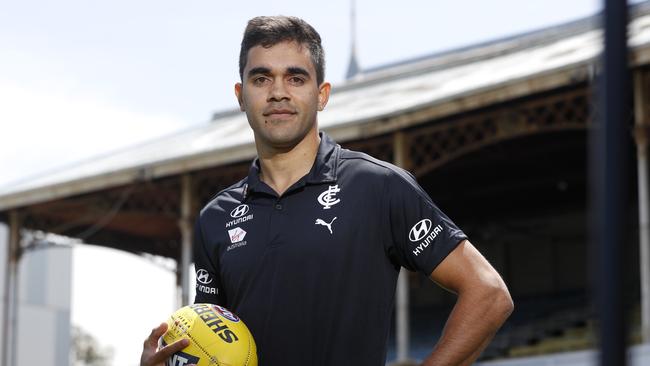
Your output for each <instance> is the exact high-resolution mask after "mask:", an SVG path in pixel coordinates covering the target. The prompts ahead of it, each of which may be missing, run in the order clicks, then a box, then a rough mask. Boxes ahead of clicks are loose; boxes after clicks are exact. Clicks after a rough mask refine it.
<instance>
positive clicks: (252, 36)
mask: <svg viewBox="0 0 650 366" xmlns="http://www.w3.org/2000/svg"><path fill="white" fill-rule="evenodd" d="M286 41H294V42H297V43H298V44H301V45H305V46H306V47H307V49H309V54H310V55H311V61H312V63H313V64H314V68H315V69H316V81H317V83H318V85H320V84H321V83H322V82H323V81H324V80H325V51H323V46H322V45H321V39H320V35H319V34H318V32H316V29H314V27H312V26H311V25H309V23H307V22H305V21H304V20H302V19H300V18H296V17H290V16H283V15H279V16H272V17H269V16H261V17H255V18H253V19H251V20H249V21H248V25H247V26H246V30H244V38H243V39H242V42H241V50H240V51H239V77H240V78H241V79H242V80H244V67H246V62H248V51H249V50H250V49H251V48H253V47H255V46H262V47H265V48H268V47H273V46H275V45H276V44H278V43H280V42H286Z"/></svg>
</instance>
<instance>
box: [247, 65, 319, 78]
mask: <svg viewBox="0 0 650 366" xmlns="http://www.w3.org/2000/svg"><path fill="white" fill-rule="evenodd" d="M259 74H261V75H270V74H271V69H269V68H268V67H264V66H259V67H254V68H252V69H250V70H249V71H248V77H251V76H252V75H259ZM287 74H290V75H303V76H306V77H311V75H309V72H308V71H307V70H305V69H304V68H302V67H298V66H290V67H287Z"/></svg>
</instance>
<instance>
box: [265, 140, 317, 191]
mask: <svg viewBox="0 0 650 366" xmlns="http://www.w3.org/2000/svg"><path fill="white" fill-rule="evenodd" d="M319 144H320V137H319V136H318V131H317V130H316V129H314V130H313V131H311V132H309V133H308V134H307V136H305V138H304V139H302V140H301V141H300V142H299V143H298V144H297V145H295V146H293V147H290V148H285V149H273V148H270V149H264V151H260V149H259V147H258V154H259V162H260V168H261V171H260V180H261V181H262V182H264V183H266V184H267V185H268V186H269V187H271V188H273V190H274V191H275V192H276V193H277V194H278V195H282V194H283V193H284V192H285V191H286V190H287V189H288V188H289V187H291V186H292V185H293V184H294V183H296V182H297V181H298V180H300V178H302V177H304V176H305V175H307V173H309V171H310V170H311V167H312V166H313V165H314V160H315V159H316V154H317V153H318V146H319Z"/></svg>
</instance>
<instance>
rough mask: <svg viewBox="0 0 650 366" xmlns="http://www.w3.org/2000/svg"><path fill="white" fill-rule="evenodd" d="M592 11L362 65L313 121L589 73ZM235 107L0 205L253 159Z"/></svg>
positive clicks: (328, 127)
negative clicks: (388, 61)
mask: <svg viewBox="0 0 650 366" xmlns="http://www.w3.org/2000/svg"><path fill="white" fill-rule="evenodd" d="M631 17H632V19H631V22H630V27H629V30H630V31H629V34H630V39H629V44H630V47H631V48H632V50H633V52H632V63H633V64H634V65H642V64H648V63H650V2H644V3H642V4H639V5H637V6H635V7H634V8H633V11H632V12H631ZM597 24H598V17H597V16H594V17H591V18H587V19H583V20H579V21H575V22H571V23H567V24H564V25H560V26H556V27H552V28H548V29H543V30H540V31H535V32H530V33H526V34H523V35H518V36H513V37H508V38H505V39H501V40H497V41H493V42H488V43H483V44H479V45H475V46H472V47H465V48H462V49H458V50H453V51H449V52H444V53H439V54H434V55H429V56H426V57H420V58H417V59H412V60H408V61H404V62H400V63H396V64H393V65H387V66H384V67H380V68H375V69H369V70H365V71H364V70H362V72H361V73H359V74H357V75H356V76H355V77H354V78H353V79H352V80H348V81H346V82H345V83H343V84H342V85H335V86H334V88H333V93H332V95H331V97H330V100H329V103H328V106H327V109H326V110H325V111H324V112H322V113H320V115H319V125H320V128H321V129H323V130H325V131H327V132H328V133H329V134H331V135H332V136H333V137H334V138H335V139H337V140H339V141H348V140H354V139H361V138H364V137H368V136H373V135H378V134H382V133H386V132H389V131H393V130H396V129H400V128H404V127H407V126H413V125H417V124H420V123H424V122H426V121H430V120H431V119H433V118H440V117H444V116H447V115H451V114H455V113H459V112H463V111H466V110H471V109H475V108H480V107H483V106H487V105H491V104H494V103H499V102H503V101H507V100H510V99H513V98H517V97H521V96H525V95H529V94H532V93H537V92H541V91H545V90H550V89H553V88H557V87H560V86H563V85H569V84H573V83H576V82H580V81H585V80H589V79H590V77H591V75H592V74H593V69H594V64H595V60H596V58H597V56H598V55H599V53H600V51H601V49H602V44H601V43H602V42H601V31H600V30H599V29H598V27H597ZM255 154H256V153H255V146H254V141H253V134H252V131H251V130H250V128H249V127H248V123H247V120H246V117H245V115H244V114H243V113H241V112H239V111H226V112H223V113H217V114H215V115H214V116H213V120H212V122H211V123H209V124H205V125H201V126H198V127H194V128H192V129H188V130H186V131H183V132H180V133H176V134H174V135H171V136H167V137H164V138H160V139H157V140H155V141H151V142H148V143H144V144H141V145H139V146H135V147H132V148H129V149H125V150H122V151H118V152H115V153H111V154H108V155H105V156H101V157H97V158H93V159H89V160H87V161H85V162H81V163H78V164H74V165H72V166H70V167H68V168H66V169H62V170H59V171H56V172H51V173H49V174H47V175H42V176H40V177H37V178H32V179H29V180H25V181H22V182H20V183H16V184H13V185H10V186H7V187H2V188H0V210H7V209H10V208H14V207H21V206H25V205H29V204H33V203H38V202H45V201H49V200H52V199H56V198H61V197H66V196H70V195H75V194H80V193H86V192H90V191H95V190H98V189H104V188H108V187H113V186H118V185H122V184H127V183H130V182H133V181H137V180H142V179H153V178H158V177H164V176H170V175H175V174H181V173H184V172H189V171H193V170H197V169H203V168H207V167H212V166H220V165H224V164H228V163H233V162H238V161H243V160H247V159H251V158H253V157H254V156H255Z"/></svg>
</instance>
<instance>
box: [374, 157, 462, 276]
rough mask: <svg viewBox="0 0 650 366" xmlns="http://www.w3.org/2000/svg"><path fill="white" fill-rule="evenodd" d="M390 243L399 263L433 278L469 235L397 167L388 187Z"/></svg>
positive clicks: (391, 175)
mask: <svg viewBox="0 0 650 366" xmlns="http://www.w3.org/2000/svg"><path fill="white" fill-rule="evenodd" d="M384 200H385V202H386V205H387V207H386V210H387V211H388V213H389V215H388V220H389V221H390V222H389V223H388V225H389V230H390V240H391V243H389V248H388V252H389V255H390V257H391V259H392V260H393V261H394V262H397V263H396V264H399V265H400V266H403V267H405V268H406V269H408V270H411V271H419V272H422V273H423V274H424V275H425V276H427V277H428V276H430V275H431V272H433V270H434V269H435V268H436V267H437V266H438V264H440V262H442V261H443V260H444V259H445V258H446V257H447V255H448V254H449V253H451V252H452V251H453V250H454V249H455V248H456V246H458V244H459V243H460V242H461V241H462V240H464V239H467V236H466V235H465V234H464V233H463V232H462V231H461V230H460V229H459V228H458V227H457V226H456V224H454V223H453V222H452V221H451V220H450V219H449V218H448V217H447V216H446V215H445V214H444V213H443V212H442V211H441V210H440V209H439V208H438V207H437V206H436V205H435V204H434V203H433V201H432V200H431V198H430V197H429V195H428V194H427V193H426V192H425V191H424V189H422V187H420V185H419V184H418V183H417V182H416V180H415V177H413V176H412V175H411V174H410V173H408V172H407V171H405V170H403V169H400V168H397V167H395V168H394V169H391V170H390V171H389V173H388V177H387V180H386V182H385V187H384Z"/></svg>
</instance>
